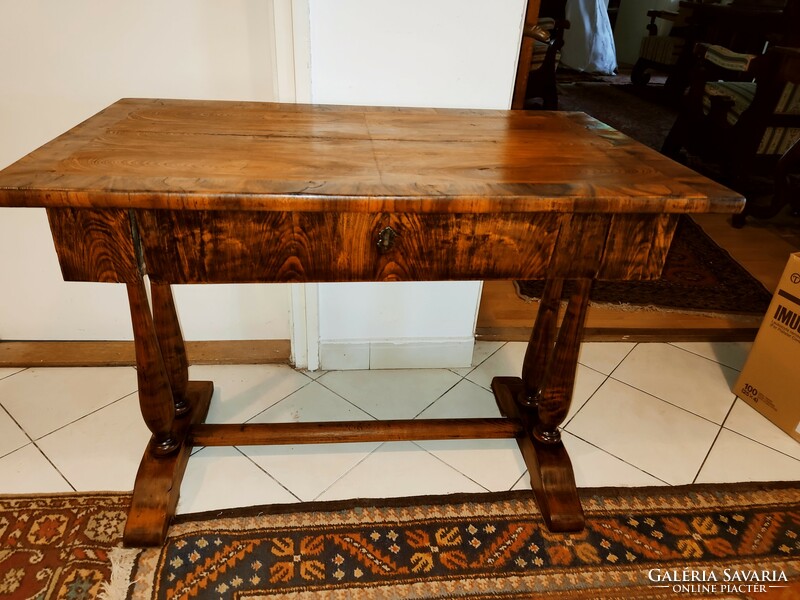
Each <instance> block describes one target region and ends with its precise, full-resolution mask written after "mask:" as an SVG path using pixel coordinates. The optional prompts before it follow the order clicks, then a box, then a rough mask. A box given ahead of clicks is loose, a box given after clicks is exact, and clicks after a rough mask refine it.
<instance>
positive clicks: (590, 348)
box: [578, 342, 636, 375]
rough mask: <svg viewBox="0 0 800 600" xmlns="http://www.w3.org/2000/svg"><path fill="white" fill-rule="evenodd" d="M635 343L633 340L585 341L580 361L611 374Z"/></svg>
mask: <svg viewBox="0 0 800 600" xmlns="http://www.w3.org/2000/svg"><path fill="white" fill-rule="evenodd" d="M635 345H636V344H633V343H631V342H584V343H582V344H581V352H580V354H579V355H578V362H579V363H581V364H582V365H586V366H587V367H591V368H592V369H594V370H595V371H600V372H601V373H605V374H606V375H610V374H611V372H612V371H613V370H614V369H616V368H617V366H619V363H621V362H622V359H624V358H625V357H626V356H627V355H628V354H629V353H630V351H631V350H633V347H634V346H635Z"/></svg>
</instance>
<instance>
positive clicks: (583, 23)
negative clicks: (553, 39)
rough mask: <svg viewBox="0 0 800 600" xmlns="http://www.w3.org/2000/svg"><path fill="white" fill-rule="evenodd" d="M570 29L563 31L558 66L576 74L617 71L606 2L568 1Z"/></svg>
mask: <svg viewBox="0 0 800 600" xmlns="http://www.w3.org/2000/svg"><path fill="white" fill-rule="evenodd" d="M566 16H567V19H568V20H569V22H570V28H569V29H567V30H566V31H565V32H564V48H563V50H562V52H561V63H562V64H564V65H565V66H567V67H569V68H570V69H575V70H576V71H586V72H589V73H604V74H607V75H611V74H613V73H614V70H615V69H616V68H617V53H616V48H615V47H614V34H613V32H612V31H611V22H610V21H609V20H608V0H568V1H567V9H566Z"/></svg>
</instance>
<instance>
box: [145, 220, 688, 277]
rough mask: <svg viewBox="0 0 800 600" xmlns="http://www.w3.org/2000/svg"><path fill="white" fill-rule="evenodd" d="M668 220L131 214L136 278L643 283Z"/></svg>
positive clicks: (657, 261)
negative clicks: (137, 251) (139, 256)
mask: <svg viewBox="0 0 800 600" xmlns="http://www.w3.org/2000/svg"><path fill="white" fill-rule="evenodd" d="M675 219H676V217H674V216H669V215H616V216H614V215H606V214H564V213H552V212H543V213H505V214H439V213H424V214H420V213H405V214H404V213H385V214H370V213H332V212H327V213H326V212H304V213H279V212H239V211H182V212H174V211H160V210H141V211H136V221H137V229H138V232H139V237H140V239H141V243H142V248H143V255H144V262H145V264H146V267H147V272H148V274H149V275H150V277H151V279H153V280H154V281H157V282H170V283H246V282H309V281H425V280H468V279H535V278H542V277H545V276H547V275H557V276H562V277H593V276H600V277H602V278H608V279H652V278H655V277H658V276H659V275H660V272H661V267H662V266H663V261H664V258H665V256H666V250H667V248H668V246H669V242H670V240H671V237H672V232H673V230H674V225H675ZM381 232H384V234H383V236H382V235H381ZM379 242H381V244H380V245H379ZM554 257H555V258H554Z"/></svg>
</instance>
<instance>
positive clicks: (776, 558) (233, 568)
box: [0, 482, 800, 600]
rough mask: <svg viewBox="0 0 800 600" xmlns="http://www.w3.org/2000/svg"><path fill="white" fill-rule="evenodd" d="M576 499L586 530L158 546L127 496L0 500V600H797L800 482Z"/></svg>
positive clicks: (404, 530)
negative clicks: (135, 532)
mask: <svg viewBox="0 0 800 600" xmlns="http://www.w3.org/2000/svg"><path fill="white" fill-rule="evenodd" d="M232 493H235V490H233V491H232ZM580 494H581V499H582V502H583V506H584V509H585V512H586V516H587V521H586V529H585V530H584V531H581V532H578V533H569V534H554V533H551V532H549V531H548V530H547V529H546V528H545V527H544V525H543V522H542V518H541V514H540V512H539V510H538V508H537V506H536V503H535V502H534V500H533V498H532V495H531V493H530V492H524V491H519V492H503V493H487V494H479V495H475V494H471V495H465V494H461V495H456V496H430V497H418V498H396V499H389V500H382V499H375V500H349V501H339V502H327V503H326V502H317V503H307V504H296V505H273V506H261V507H251V508H244V509H232V510H221V511H215V512H213V513H204V514H196V515H184V516H182V517H179V518H178V519H177V522H176V523H175V524H174V525H173V526H171V527H170V530H169V532H168V535H167V540H166V543H165V544H164V545H163V546H162V547H158V548H150V549H140V548H122V547H121V543H122V542H121V540H122V531H123V527H124V523H125V513H126V509H127V506H128V504H129V502H130V495H129V494H97V493H89V494H56V495H36V496H0V598H2V599H6V598H7V599H9V600H11V599H13V600H17V599H19V600H22V599H35V600H49V599H51V598H52V599H55V598H64V599H68V600H83V599H87V600H88V599H94V598H103V599H105V600H122V599H130V600H135V599H142V600H151V599H154V598H167V599H170V598H175V599H177V598H198V599H204V598H214V599H217V598H223V599H228V598H230V599H234V598H247V599H249V600H255V599H264V600H266V599H267V598H271V599H277V598H297V599H304V598H308V599H321V598H343V599H348V600H349V599H350V598H359V599H361V598H365V599H373V598H374V599H381V600H383V599H387V598H417V599H423V598H425V599H433V598H437V599H444V598H470V599H486V600H488V599H490V598H491V599H507V600H508V599H512V598H513V599H517V598H554V599H564V600H568V599H570V600H571V599H584V600H589V599H591V600H601V599H605V598H651V599H670V600H672V599H676V600H677V599H680V598H715V599H719V598H786V599H787V600H788V599H789V598H798V594H799V593H800V483H798V482H786V483H779V482H775V483H742V484H721V485H691V486H677V487H668V486H664V487H654V488H598V489H584V490H580Z"/></svg>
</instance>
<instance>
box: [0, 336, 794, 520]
mask: <svg viewBox="0 0 800 600" xmlns="http://www.w3.org/2000/svg"><path fill="white" fill-rule="evenodd" d="M524 349H525V347H524V344H520V343H506V344H503V343H489V342H484V343H479V344H478V345H477V348H476V352H475V360H474V363H475V366H474V367H472V368H465V369H453V370H447V369H427V370H386V371H331V372H317V373H303V372H298V371H294V370H292V369H291V368H290V367H288V366H282V365H259V366H213V367H212V366H198V367H192V368H191V376H192V378H193V379H211V380H213V381H214V382H215V386H216V388H215V393H214V399H213V400H212V409H211V412H210V416H209V419H208V420H209V422H240V421H246V420H249V421H252V422H279V421H323V420H334V419H372V418H376V419H408V418H415V417H420V418H444V417H451V416H461V417H483V416H485V417H492V416H499V413H498V411H497V408H496V406H495V403H494V400H493V397H492V395H491V393H490V392H489V384H490V381H491V378H492V377H493V376H494V375H516V374H518V372H519V369H520V365H521V363H522V356H523V353H524ZM748 350H749V344H735V343H728V344H706V343H682V344H677V343H676V344H633V343H613V344H612V343H607V344H601V343H594V344H584V346H583V349H582V353H581V359H580V362H581V365H580V367H579V371H578V378H577V383H576V390H575V397H574V400H573V405H572V409H571V411H570V414H569V416H568V418H567V421H566V422H565V425H564V433H563V439H564V443H565V444H566V446H567V449H568V451H569V453H570V456H571V457H572V461H573V465H574V467H575V473H576V478H577V481H578V485H579V486H605V485H612V486H620V485H622V486H640V485H668V484H673V485H675V484H683V483H691V482H723V481H748V480H749V481H755V480H780V479H790V480H794V479H800V444H798V443H797V442H795V441H793V440H792V439H791V438H790V437H789V436H787V435H786V434H784V433H782V432H781V431H780V430H778V429H777V428H776V427H774V426H773V425H772V424H771V423H769V422H768V421H767V420H766V419H764V418H763V417H761V416H760V415H759V414H758V413H756V412H755V411H753V410H752V409H751V408H750V407H749V406H747V405H746V404H744V403H743V402H742V401H741V400H737V399H736V397H735V396H734V395H733V393H731V391H730V387H731V384H732V383H733V382H734V380H735V378H736V376H737V373H738V370H739V369H740V368H741V366H742V364H743V362H744V359H745V357H746V355H747V351H748ZM135 392H136V373H135V371H134V369H133V368H129V367H121V368H70V369H40V368H30V369H0V406H1V408H0V493H25V492H58V491H70V490H78V491H90V490H130V489H131V488H132V485H133V480H134V476H135V473H136V467H137V465H138V462H139V458H140V456H141V453H142V450H143V449H144V447H145V444H146V442H147V439H148V432H147V430H146V429H145V427H144V425H143V423H142V421H141V418H140V416H139V413H138V410H139V409H138V403H137V396H136V394H135ZM528 487H529V483H528V477H527V473H526V472H525V464H524V462H523V461H522V458H521V456H520V454H519V452H518V450H517V447H516V443H515V442H514V441H513V440H480V441H438V442H417V443H412V442H394V443H362V444H337V445H328V446H296V447H286V446H283V447H267V446H250V447H241V448H202V449H196V450H195V453H194V455H193V457H192V459H191V460H190V461H189V467H188V469H187V473H186V477H185V479H184V483H183V487H182V494H181V500H180V503H179V506H178V511H179V512H194V511H200V510H208V509H212V508H223V507H232V506H246V505H253V504H263V503H285V502H297V501H309V500H327V499H342V498H350V497H364V496H404V495H418V494H440V493H449V492H473V491H474V492H478V491H482V490H508V489H523V488H528Z"/></svg>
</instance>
